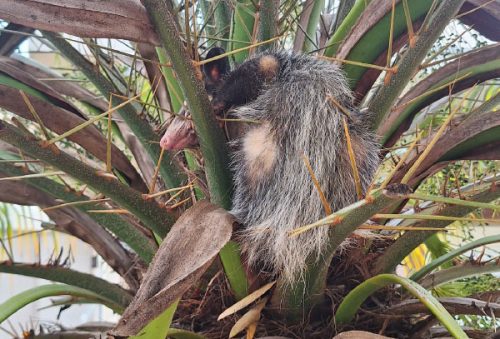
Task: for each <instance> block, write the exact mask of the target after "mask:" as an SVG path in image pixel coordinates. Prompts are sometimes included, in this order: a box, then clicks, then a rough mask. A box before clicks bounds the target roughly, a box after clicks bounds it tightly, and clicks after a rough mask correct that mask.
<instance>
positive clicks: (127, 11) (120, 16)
mask: <svg viewBox="0 0 500 339" xmlns="http://www.w3.org/2000/svg"><path fill="white" fill-rule="evenodd" d="M27 13H29V15H27ZM0 18H1V19H4V20H5V21H9V22H13V23H17V24H21V25H24V26H28V27H33V28H36V29H41V30H47V31H51V32H64V33H68V34H71V35H76V36H80V37H93V38H115V39H125V40H132V41H142V42H148V43H153V44H155V45H158V37H157V35H156V34H155V32H154V30H153V28H152V26H151V24H150V22H149V18H148V16H147V13H146V9H145V8H144V6H143V5H142V4H141V2H140V1H139V0H120V1H81V0H65V1H54V0H2V1H0Z"/></svg>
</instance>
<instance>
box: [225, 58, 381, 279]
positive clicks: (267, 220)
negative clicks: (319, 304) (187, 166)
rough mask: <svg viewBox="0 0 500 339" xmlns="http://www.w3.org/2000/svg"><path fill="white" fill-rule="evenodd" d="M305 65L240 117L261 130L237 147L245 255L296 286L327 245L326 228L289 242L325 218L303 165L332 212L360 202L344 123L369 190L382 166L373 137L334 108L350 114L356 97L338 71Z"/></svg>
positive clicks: (294, 67) (237, 202)
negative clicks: (302, 229) (308, 260)
mask: <svg viewBox="0 0 500 339" xmlns="http://www.w3.org/2000/svg"><path fill="white" fill-rule="evenodd" d="M303 58H306V59H305V60H303ZM299 59H300V63H297V64H293V63H292V61H293V60H291V61H289V62H290V64H289V65H287V64H286V63H284V64H281V65H282V66H281V67H282V69H281V71H280V74H279V77H278V78H277V80H276V82H275V83H273V84H271V85H268V87H267V88H265V90H264V91H262V94H261V95H260V96H258V97H257V99H256V100H255V101H253V102H252V103H250V104H249V105H246V106H242V107H240V108H238V109H237V110H236V115H237V116H238V117H240V118H244V119H250V120H257V121H259V123H258V124H250V125H249V127H248V131H247V133H246V134H245V135H244V136H243V138H242V139H241V140H240V141H239V142H238V143H239V145H238V146H239V147H238V149H239V150H238V151H237V152H236V153H235V155H234V164H233V168H234V171H235V198H234V201H233V206H234V207H233V213H235V215H236V216H237V217H238V218H239V219H240V220H241V221H242V222H243V224H244V225H245V226H246V230H245V231H244V232H243V238H244V248H245V249H246V252H247V255H248V257H249V261H250V263H252V264H255V263H257V262H258V263H259V265H264V266H267V267H268V268H269V269H270V270H271V272H274V273H276V272H278V271H282V272H283V275H284V276H285V278H289V279H290V280H292V281H293V279H295V277H296V276H297V275H298V274H300V272H302V270H303V268H304V266H305V260H306V258H307V257H309V256H310V255H311V254H312V253H319V251H321V249H322V247H323V246H324V245H325V244H326V243H327V241H328V234H327V233H328V230H327V228H326V227H325V228H319V229H316V230H314V231H312V232H310V233H307V234H304V235H303V236H300V237H296V238H290V237H289V234H288V232H289V231H290V230H292V229H294V228H296V227H299V226H301V225H305V224H308V223H311V222H314V221H316V220H318V219H320V218H321V217H323V216H325V211H324V208H323V206H322V203H321V200H320V199H319V194H318V192H317V189H316V188H315V186H314V184H313V180H312V179H311V174H310V173H309V171H308V169H307V167H306V165H305V162H304V159H307V160H308V161H309V162H310V164H311V167H312V170H313V172H314V175H315V176H316V177H317V179H318V182H319V185H320V187H321V189H322V191H323V193H324V194H325V196H326V198H327V200H328V202H329V203H330V205H331V206H332V207H333V209H334V210H336V209H338V208H341V207H343V206H345V205H347V204H349V203H352V202H354V201H356V200H357V198H356V189H355V185H354V179H353V175H352V169H351V164H350V161H349V157H348V153H347V146H346V138H345V135H344V131H343V125H342V121H343V119H344V118H346V121H348V123H349V124H350V131H351V140H352V142H353V145H354V146H353V147H354V148H355V152H356V154H357V159H356V160H357V165H358V168H359V169H360V172H361V173H362V185H363V188H364V189H365V188H366V187H367V185H368V184H369V182H370V180H371V177H372V173H373V172H374V170H375V168H376V166H377V162H378V161H377V159H378V147H377V145H376V144H375V142H374V140H375V139H374V138H373V135H371V134H370V133H368V132H367V130H366V128H363V127H362V126H357V124H359V122H360V121H361V120H359V119H357V118H353V117H351V118H349V117H345V116H344V115H343V113H342V112H341V111H340V109H339V108H338V107H337V106H336V105H335V104H334V103H333V102H332V101H331V100H330V98H333V99H334V100H335V101H336V102H338V103H341V104H343V105H345V106H346V107H347V108H348V109H350V108H351V93H350V91H349V89H348V88H347V85H346V81H345V78H344V77H343V75H342V74H341V73H340V71H339V70H338V69H337V68H336V67H335V66H332V65H329V64H324V62H318V61H317V60H309V59H312V58H308V57H300V58H299ZM318 63H319V64H318Z"/></svg>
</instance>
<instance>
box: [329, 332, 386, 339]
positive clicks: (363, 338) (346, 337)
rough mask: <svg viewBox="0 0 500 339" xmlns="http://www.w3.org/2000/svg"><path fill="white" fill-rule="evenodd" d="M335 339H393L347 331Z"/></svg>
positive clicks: (334, 338) (368, 333)
mask: <svg viewBox="0 0 500 339" xmlns="http://www.w3.org/2000/svg"><path fill="white" fill-rule="evenodd" d="M333 339H391V337H386V336H383V335H380V334H375V333H370V332H365V331H347V332H342V333H339V334H337V335H336V336H335V337H333Z"/></svg>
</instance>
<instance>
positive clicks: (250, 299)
mask: <svg viewBox="0 0 500 339" xmlns="http://www.w3.org/2000/svg"><path fill="white" fill-rule="evenodd" d="M275 283H276V281H273V282H270V283H269V284H266V285H264V286H262V287H261V288H259V289H258V290H256V291H254V292H252V293H250V294H249V295H247V296H246V297H245V298H243V299H241V300H240V301H238V302H237V303H236V304H234V305H232V306H231V307H229V308H227V309H226V310H225V311H224V312H222V313H221V314H220V315H219V317H218V318H217V320H221V319H224V318H225V317H227V316H228V315H231V314H234V313H236V312H238V311H239V310H241V309H243V308H245V307H247V306H248V305H250V304H251V303H253V302H254V301H255V300H257V299H259V298H260V297H261V296H262V295H263V294H264V293H266V292H267V291H269V290H270V289H271V287H273V286H274V284H275Z"/></svg>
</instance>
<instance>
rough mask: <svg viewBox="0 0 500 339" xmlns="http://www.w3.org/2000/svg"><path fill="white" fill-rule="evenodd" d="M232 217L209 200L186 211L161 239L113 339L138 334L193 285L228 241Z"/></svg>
mask: <svg viewBox="0 0 500 339" xmlns="http://www.w3.org/2000/svg"><path fill="white" fill-rule="evenodd" d="M233 222H234V218H233V216H232V215H231V214H229V213H228V212H226V211H225V210H223V209H222V208H219V207H218V206H216V205H213V204H211V203H209V202H208V201H200V202H198V203H197V204H195V205H194V206H193V207H191V208H190V209H188V210H187V211H186V212H184V214H183V215H182V216H181V217H180V218H179V220H177V222H176V223H175V224H174V226H173V227H172V229H171V230H170V232H169V233H168V235H167V237H166V238H165V239H164V240H163V242H162V243H161V245H160V248H159V249H158V252H157V253H156V255H155V257H154V259H153V262H152V263H151V265H150V267H149V269H148V271H147V273H146V276H145V279H144V281H143V283H142V284H141V287H140V289H139V291H138V292H137V295H136V297H135V298H134V300H133V301H132V302H131V303H130V305H129V307H127V309H126V310H125V312H124V313H123V316H122V318H121V319H120V321H119V323H118V325H117V326H116V328H115V329H114V330H113V331H112V332H111V334H112V335H116V336H130V335H135V334H137V333H138V332H139V331H140V330H141V329H142V328H143V327H144V326H145V325H146V324H147V323H149V321H151V320H153V319H154V318H156V317H157V316H158V315H160V314H161V312H163V311H164V310H165V309H166V308H167V307H168V306H170V305H171V304H172V303H173V302H174V301H175V300H177V299H178V298H180V297H181V296H182V295H183V294H184V292H186V290H187V289H189V287H191V285H192V284H193V283H195V282H197V281H198V280H199V278H200V276H201V275H202V274H203V273H204V272H205V270H206V269H207V268H208V267H209V266H210V264H211V262H212V261H213V259H214V258H215V257H216V256H217V254H218V253H219V251H220V249H221V248H222V247H223V246H224V245H225V244H226V243H227V242H228V241H229V240H230V238H231V234H232V230H233Z"/></svg>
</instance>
